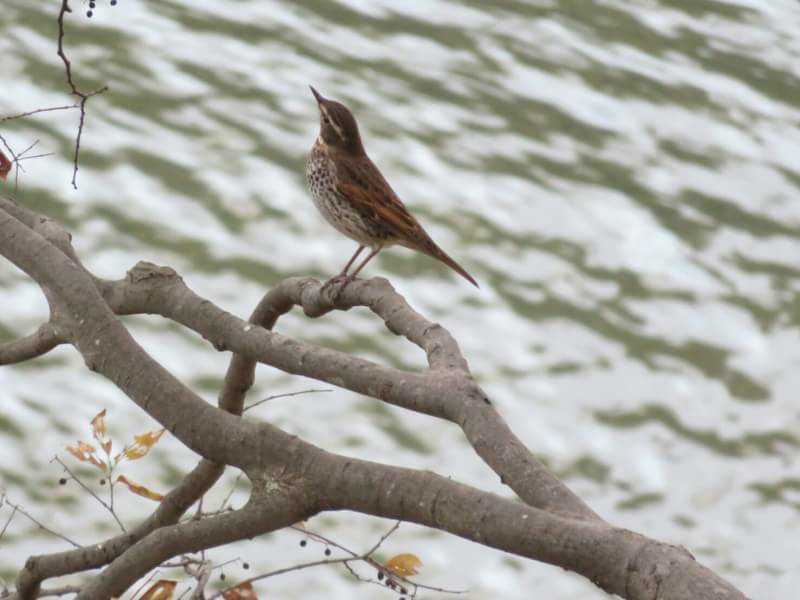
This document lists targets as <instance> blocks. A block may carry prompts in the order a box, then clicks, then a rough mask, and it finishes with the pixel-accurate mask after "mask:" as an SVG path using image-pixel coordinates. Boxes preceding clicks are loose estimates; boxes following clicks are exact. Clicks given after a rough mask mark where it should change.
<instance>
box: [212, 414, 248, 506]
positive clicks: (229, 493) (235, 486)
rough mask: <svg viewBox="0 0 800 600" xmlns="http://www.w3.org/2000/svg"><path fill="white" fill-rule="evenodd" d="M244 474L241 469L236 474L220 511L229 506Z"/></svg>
mask: <svg viewBox="0 0 800 600" xmlns="http://www.w3.org/2000/svg"><path fill="white" fill-rule="evenodd" d="M245 410H247V409H245ZM243 476H244V471H239V474H238V475H237V476H236V479H235V480H234V482H233V485H232V486H231V489H230V491H229V492H228V495H227V496H225V498H224V499H223V500H222V504H220V505H219V512H222V511H224V510H225V509H226V508H227V506H228V502H230V500H231V496H233V493H234V492H235V491H236V488H237V487H238V485H239V481H241V479H242V477H243Z"/></svg>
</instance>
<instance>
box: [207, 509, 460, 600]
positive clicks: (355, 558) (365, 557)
mask: <svg viewBox="0 0 800 600" xmlns="http://www.w3.org/2000/svg"><path fill="white" fill-rule="evenodd" d="M400 523H401V522H400V521H397V522H396V523H395V524H394V525H392V527H391V528H390V529H389V530H388V531H387V532H386V533H384V534H383V535H382V536H381V537H380V539H379V540H378V541H377V542H376V543H375V544H374V545H373V546H372V547H371V548H370V549H369V550H367V551H366V552H364V553H362V554H358V553H357V552H354V551H353V550H351V549H350V548H347V547H345V546H343V545H342V544H339V543H338V542H335V541H334V540H332V539H329V538H327V537H325V536H324V535H321V534H319V533H315V532H313V531H309V530H307V529H304V528H302V527H298V526H296V525H295V526H292V527H290V529H293V530H295V531H297V532H300V533H302V534H304V535H307V536H308V537H310V538H312V539H314V540H316V541H318V542H321V543H323V544H325V545H326V546H333V547H334V548H338V549H339V550H341V551H343V552H345V553H346V554H347V555H348V556H346V557H344V558H326V559H323V560H315V561H311V562H307V563H301V564H298V565H294V566H291V567H285V568H283V569H276V570H275V571H270V572H268V573H262V574H260V575H256V576H254V577H250V578H249V579H245V580H244V581H240V582H239V583H237V584H236V585H232V586H230V587H228V588H227V589H224V590H221V591H220V592H217V593H216V594H214V595H213V596H211V600H213V599H214V598H219V597H220V596H222V595H223V594H225V592H228V591H229V590H232V589H234V588H236V587H238V586H240V585H243V584H246V583H254V582H256V581H260V580H262V579H268V578H270V577H276V576H278V575H283V574H285V573H290V572H292V571H300V570H302V569H310V568H312V567H319V566H321V565H339V564H341V565H344V566H345V568H347V570H348V571H349V572H350V573H351V574H352V575H353V576H354V577H355V578H356V579H358V580H359V581H362V582H364V583H374V584H377V585H380V586H384V585H386V584H385V583H381V582H380V581H379V580H376V579H370V578H366V577H363V576H361V575H359V574H358V573H356V571H355V570H354V569H353V568H352V567H351V566H350V563H351V562H366V563H367V564H369V565H370V566H371V567H373V568H375V569H377V570H378V571H380V572H382V573H384V575H385V576H386V577H387V580H388V579H389V578H391V579H392V580H398V579H399V580H401V581H403V582H404V583H406V584H408V585H409V586H411V587H412V588H413V592H412V594H411V595H412V597H413V596H415V595H416V590H417V588H419V589H426V590H431V591H436V592H441V593H446V594H463V593H465V592H466V591H465V590H448V589H445V588H437V587H433V586H428V585H424V584H421V583H415V582H413V581H410V580H408V579H406V578H404V577H399V576H398V575H396V574H394V573H391V572H389V571H387V570H386V569H384V568H383V566H382V565H381V564H380V563H378V562H377V561H376V560H375V559H373V558H372V555H373V554H374V553H375V552H376V551H377V550H378V549H379V548H380V547H381V545H382V544H383V543H384V542H385V541H386V540H387V539H388V538H389V537H390V536H391V535H392V534H394V533H395V532H396V531H397V529H398V528H399V527H400Z"/></svg>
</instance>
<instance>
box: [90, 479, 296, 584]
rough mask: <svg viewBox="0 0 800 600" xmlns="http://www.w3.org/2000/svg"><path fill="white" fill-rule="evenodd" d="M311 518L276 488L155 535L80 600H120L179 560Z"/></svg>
mask: <svg viewBox="0 0 800 600" xmlns="http://www.w3.org/2000/svg"><path fill="white" fill-rule="evenodd" d="M305 516H307V512H306V511H304V510H303V504H302V503H300V502H298V501H297V499H296V498H295V497H294V494H292V493H291V491H287V490H277V489H276V488H272V489H271V491H270V492H269V493H266V494H260V495H259V496H258V499H257V500H254V501H251V503H249V504H247V505H246V506H244V507H243V508H241V509H239V510H236V511H233V512H229V513H223V514H221V515H217V516H214V517H209V518H206V519H203V520H200V521H195V520H191V521H187V522H185V523H179V524H177V525H171V526H169V527H163V528H161V529H159V530H157V531H154V532H153V533H151V534H150V535H149V536H147V537H146V538H145V539H143V540H142V541H140V542H138V543H137V544H135V545H134V546H132V547H131V548H130V549H129V550H128V551H127V552H126V553H125V554H123V555H122V556H120V557H119V558H118V559H116V560H115V561H114V562H113V563H111V565H110V566H109V567H108V568H106V569H105V570H104V571H103V572H102V573H101V574H100V575H98V576H97V577H95V578H93V579H92V580H90V581H89V583H88V584H86V585H85V586H84V588H83V589H82V590H81V593H80V594H78V596H77V600H100V599H103V598H112V597H118V596H120V595H121V594H122V592H124V591H125V590H127V589H128V587H129V586H131V585H132V584H133V583H135V582H136V581H137V580H138V579H139V578H140V577H142V576H144V575H145V574H146V573H147V572H148V571H150V570H151V569H154V568H155V567H157V566H158V565H160V564H161V563H162V562H164V561H165V560H167V559H169V558H172V557H173V556H177V555H179V554H187V553H191V552H198V551H200V550H205V549H208V548H214V547H216V546H221V545H223V544H228V543H230V542H235V541H237V540H241V539H245V538H252V537H255V536H258V535H261V534H264V533H268V532H270V531H275V530H276V529H282V528H284V527H288V526H290V525H291V524H292V523H296V522H297V521H299V520H301V519H303V518H304V517H305Z"/></svg>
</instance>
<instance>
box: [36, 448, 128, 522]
mask: <svg viewBox="0 0 800 600" xmlns="http://www.w3.org/2000/svg"><path fill="white" fill-rule="evenodd" d="M53 461H55V462H57V463H58V464H60V465H61V466H62V467H63V468H64V470H65V471H66V472H67V473H68V474H69V476H70V477H71V478H72V479H73V480H75V482H76V483H77V484H78V485H79V486H81V487H82V488H83V489H84V490H86V491H87V492H88V493H89V494H90V495H91V496H92V498H94V499H95V500H97V501H98V502H99V503H100V504H101V505H102V506H103V508H105V509H106V510H107V511H108V512H110V513H111V516H112V517H114V520H115V521H116V522H117V525H119V527H120V529H122V532H123V533H125V532H126V531H127V530H126V529H125V525H123V524H122V521H120V519H119V516H118V515H117V512H116V511H115V510H114V505H113V502H114V500H113V495H112V496H111V498H112V500H111V504H108V503H107V502H106V501H105V500H103V499H102V498H101V497H100V496H98V495H97V494H95V493H94V491H93V490H92V489H91V488H90V487H89V486H88V485H86V484H85V483H83V481H81V479H80V478H79V477H78V476H77V475H75V473H73V472H72V471H71V470H70V468H69V467H68V466H67V465H66V464H64V461H62V460H61V459H60V458H59V457H58V456H54V457H53V458H52V459H51V460H50V462H53ZM108 479H109V481H110V479H111V478H110V477H108Z"/></svg>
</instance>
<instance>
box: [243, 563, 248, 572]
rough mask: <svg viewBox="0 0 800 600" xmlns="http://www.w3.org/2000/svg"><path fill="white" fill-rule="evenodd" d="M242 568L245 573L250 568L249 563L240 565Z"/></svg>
mask: <svg viewBox="0 0 800 600" xmlns="http://www.w3.org/2000/svg"><path fill="white" fill-rule="evenodd" d="M242 568H243V569H244V570H245V571H246V570H247V569H249V568H250V563H242Z"/></svg>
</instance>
